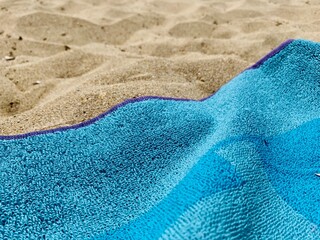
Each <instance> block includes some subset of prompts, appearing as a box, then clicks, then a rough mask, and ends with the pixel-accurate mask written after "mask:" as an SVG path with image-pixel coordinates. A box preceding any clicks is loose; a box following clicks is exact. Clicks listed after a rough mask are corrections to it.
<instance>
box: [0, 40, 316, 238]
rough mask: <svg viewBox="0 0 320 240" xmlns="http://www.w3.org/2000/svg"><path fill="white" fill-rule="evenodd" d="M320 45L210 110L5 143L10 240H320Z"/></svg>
mask: <svg viewBox="0 0 320 240" xmlns="http://www.w3.org/2000/svg"><path fill="white" fill-rule="evenodd" d="M315 173H320V44H319V43H313V42H310V41H305V40H290V41H287V42H285V43H284V44H282V45H281V46H279V47H278V48H277V49H275V50H274V51H273V52H271V53H270V54H268V55H267V56H266V57H265V58H263V59H262V60H261V61H259V62H258V63H257V64H255V65H253V66H252V67H251V68H249V69H247V70H245V71H243V72H242V73H241V74H239V75H238V76H237V77H236V78H234V79H233V80H232V81H230V82H229V83H228V84H226V85H225V86H223V87H222V88H221V89H220V90H219V91H218V92H217V93H216V94H215V95H213V96H211V97H209V98H207V99H204V100H202V101H193V100H186V99H184V100H181V99H180V100H178V99H165V98H160V97H145V98H140V99H135V100H128V101H126V102H124V103H122V104H120V105H118V106H116V107H115V108H113V109H112V110H110V111H108V112H107V113H104V114H102V115H101V116H99V117H97V118H95V119H92V120H91V121H88V122H85V123H82V124H79V125H75V126H72V127H66V128H60V129H55V130H51V131H43V132H36V133H30V134H26V135H18V136H2V137H0V239H4V240H5V239H8V240H12V239H59V240H60V239H62V240H67V239H81V240H82V239H91V240H93V239H101V240H102V239H139V240H140V239H210V240H211V239H290V240H292V239H320V230H319V227H320V177H318V176H316V175H315Z"/></svg>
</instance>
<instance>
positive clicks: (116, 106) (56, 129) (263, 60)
mask: <svg viewBox="0 0 320 240" xmlns="http://www.w3.org/2000/svg"><path fill="white" fill-rule="evenodd" d="M293 41H294V40H293V39H289V40H287V41H285V42H283V43H282V44H281V45H280V46H279V47H277V48H275V49H274V50H272V51H271V52H270V53H269V54H267V55H266V56H264V57H263V58H262V59H260V60H259V61H258V62H256V63H255V64H254V65H252V66H251V67H249V68H247V69H246V70H249V69H256V68H258V67H260V66H261V64H263V63H264V62H265V61H266V60H268V59H269V58H271V57H273V56H274V55H275V54H277V53H278V52H280V51H281V50H282V49H284V48H285V47H286V46H287V45H288V44H290V43H291V42H293ZM246 70H245V71H246ZM214 94H215V93H213V94H211V95H209V96H208V97H205V98H202V99H200V100H194V99H189V98H171V97H159V96H145V97H139V98H131V99H128V100H125V101H123V102H122V103H119V104H117V105H115V106H114V107H112V108H111V109H109V110H108V111H106V112H104V113H102V114H100V115H98V116H97V117H94V118H92V119H89V120H87V121H84V122H82V123H79V124H75V125H72V126H65V127H58V128H55V129H48V130H40V131H35V132H29V133H23V134H18V135H4V136H1V135H0V140H12V139H21V138H26V137H30V136H36V135H41V134H47V133H55V132H61V131H65V130H70V129H78V128H81V127H85V126H88V125H90V124H92V123H94V122H96V121H98V120H100V119H102V118H103V117H105V116H106V115H108V114H110V113H112V112H114V111H116V110H117V109H119V108H121V107H123V106H125V105H127V104H130V103H136V102H142V101H146V100H152V99H158V100H173V101H191V102H202V101H205V100H207V99H208V98H210V97H212V96H213V95H214Z"/></svg>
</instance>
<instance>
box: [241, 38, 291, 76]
mask: <svg viewBox="0 0 320 240" xmlns="http://www.w3.org/2000/svg"><path fill="white" fill-rule="evenodd" d="M293 41H294V39H288V40H287V41H285V42H283V43H281V44H280V45H279V46H278V47H276V48H275V49H273V50H272V51H271V52H269V53H268V54H267V55H265V56H264V57H263V58H261V59H260V60H259V61H258V62H256V63H255V64H253V65H252V66H251V67H249V68H247V69H246V70H249V69H256V68H259V67H260V66H261V65H262V64H263V63H264V62H265V61H267V60H268V59H269V58H271V57H273V56H274V55H276V54H277V53H279V52H280V51H281V50H282V49H284V48H285V47H286V46H288V45H289V44H290V43H292V42H293Z"/></svg>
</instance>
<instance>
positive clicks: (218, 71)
mask: <svg viewBox="0 0 320 240" xmlns="http://www.w3.org/2000/svg"><path fill="white" fill-rule="evenodd" d="M0 13H1V14H0V23H1V24H0V43H1V44H0V58H1V60H0V126H1V127H0V134H1V135H11V134H20V133H26V132H30V131H35V130H42V129H51V128H56V127H60V126H67V125H72V124H76V123H80V122H82V121H85V120H87V119H90V118H92V117H94V116H97V115H99V114H100V113H102V112H105V111H106V110H108V109H110V108H111V107H112V106H114V105H116V104H118V103H120V102H122V101H124V100H125V99H128V98H136V97H140V96H150V95H152V96H166V97H181V98H192V99H201V98H204V97H206V96H208V95H211V94H212V93H214V92H215V91H217V90H218V89H219V88H220V87H221V86H222V85H223V84H224V83H226V82H227V81H229V80H230V79H232V78H233V77H234V76H236V75H237V74H238V73H240V72H241V71H243V70H244V69H245V68H246V67H248V66H250V65H251V64H253V63H254V62H256V61H257V60H259V59H260V58H261V57H262V56H263V55H265V54H266V53H268V52H269V51H270V50H272V49H273V48H275V47H277V45H279V44H280V43H281V42H283V41H285V40H286V39H288V38H304V39H309V40H313V41H320V34H319V32H320V28H319V24H320V20H319V16H320V1H318V0H317V1H312V0H308V1H301V0H295V1H285V0H282V1H281V0H269V1H266V0H265V1H262V0H261V1H258V0H241V1H239V0H234V1H224V0H221V1H201V0H188V1H178V0H170V1H169V0H167V1H161V0H160V1H158V0H148V1H147V0H144V1H133V0H122V1H120V0H55V1H51V0H33V1H30V0H19V1H18V0H2V1H1V2H0ZM5 57H7V58H6V59H5ZM252 84H254V83H252Z"/></svg>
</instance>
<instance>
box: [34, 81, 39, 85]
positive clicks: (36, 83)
mask: <svg viewBox="0 0 320 240" xmlns="http://www.w3.org/2000/svg"><path fill="white" fill-rule="evenodd" d="M40 83H41V81H35V82H34V83H33V85H38V84H40Z"/></svg>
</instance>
